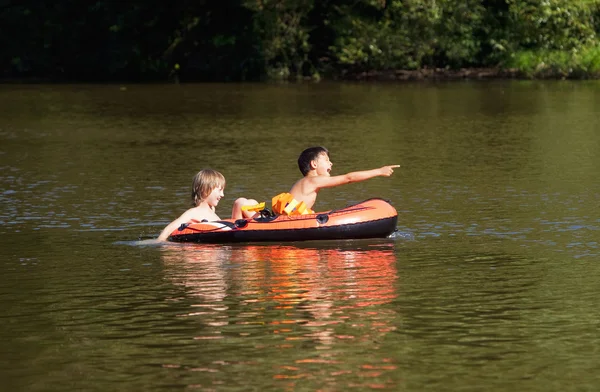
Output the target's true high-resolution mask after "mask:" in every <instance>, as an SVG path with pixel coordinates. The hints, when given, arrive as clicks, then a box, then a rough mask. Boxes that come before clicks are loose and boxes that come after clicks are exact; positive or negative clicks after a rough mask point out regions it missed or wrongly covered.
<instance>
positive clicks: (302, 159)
mask: <svg viewBox="0 0 600 392" xmlns="http://www.w3.org/2000/svg"><path fill="white" fill-rule="evenodd" d="M321 154H324V155H326V156H329V151H328V150H327V149H326V148H325V147H321V146H317V147H310V148H307V149H306V150H304V151H302V153H301V154H300V156H299V157H298V168H299V169H300V171H301V172H302V175H303V176H306V175H307V174H308V173H309V172H310V171H311V170H312V166H311V163H312V162H313V161H315V160H316V159H317V158H319V156H320V155H321Z"/></svg>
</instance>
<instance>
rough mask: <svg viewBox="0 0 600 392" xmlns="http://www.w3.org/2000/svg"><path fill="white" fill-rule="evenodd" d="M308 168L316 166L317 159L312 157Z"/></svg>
mask: <svg viewBox="0 0 600 392" xmlns="http://www.w3.org/2000/svg"><path fill="white" fill-rule="evenodd" d="M310 168H311V169H316V168H317V160H316V159H313V160H312V161H310Z"/></svg>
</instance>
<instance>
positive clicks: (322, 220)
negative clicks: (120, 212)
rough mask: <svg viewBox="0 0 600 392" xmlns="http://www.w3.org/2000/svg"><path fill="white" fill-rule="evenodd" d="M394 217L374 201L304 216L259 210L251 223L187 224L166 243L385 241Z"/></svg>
mask: <svg viewBox="0 0 600 392" xmlns="http://www.w3.org/2000/svg"><path fill="white" fill-rule="evenodd" d="M397 222H398V213H397V212H396V209H395V208H394V207H393V206H392V205H391V204H390V203H389V202H388V201H386V200H383V199H379V198H374V199H369V200H365V201H363V202H360V203H357V204H353V205H350V206H347V207H344V208H340V209H337V210H331V211H325V212H316V213H311V214H305V215H295V216H287V215H274V214H273V213H271V212H270V211H269V210H262V211H260V213H258V214H256V215H255V217H253V218H251V219H226V220H220V221H212V222H209V221H202V222H198V221H191V222H188V223H184V224H182V225H181V226H180V227H178V228H177V229H175V230H174V231H173V232H172V233H171V234H170V236H169V237H168V241H172V242H199V243H233V242H282V241H314V240H342V239H343V240H346V239H361V238H385V237H387V236H389V235H390V234H392V233H393V232H394V231H395V230H396V224H397Z"/></svg>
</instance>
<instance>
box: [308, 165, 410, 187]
mask: <svg viewBox="0 0 600 392" xmlns="http://www.w3.org/2000/svg"><path fill="white" fill-rule="evenodd" d="M398 167H400V165H389V166H382V167H380V168H379V169H372V170H362V171H357V172H351V173H346V174H342V175H339V176H332V177H321V176H319V177H314V178H313V180H314V181H315V182H314V184H315V185H316V187H317V188H331V187H334V186H338V185H344V184H350V183H353V182H360V181H365V180H368V179H370V178H373V177H379V176H382V177H389V176H391V175H392V174H393V173H394V169H395V168H398Z"/></svg>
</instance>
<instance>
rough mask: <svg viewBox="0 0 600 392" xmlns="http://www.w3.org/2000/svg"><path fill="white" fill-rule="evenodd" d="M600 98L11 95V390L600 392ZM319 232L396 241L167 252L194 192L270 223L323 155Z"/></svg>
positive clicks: (16, 91)
mask: <svg viewBox="0 0 600 392" xmlns="http://www.w3.org/2000/svg"><path fill="white" fill-rule="evenodd" d="M599 88H600V84H599V83H598V82H578V83H574V82H493V83H472V82H465V83H439V84H427V83H425V84H329V83H322V84H316V85H268V84H244V85H236V84H227V85H220V84H214V85H213V84H206V85H181V86H174V85H127V86H119V85H109V86H96V85H67V86H62V85H46V86H39V85H25V86H20V85H4V86H0V168H1V171H0V235H1V237H0V238H1V239H0V244H1V247H0V249H1V250H0V260H1V262H0V271H1V276H2V278H1V279H0V296H1V299H2V300H1V302H0V303H1V306H2V311H1V312H0V315H1V316H0V317H2V326H1V327H0V338H1V341H2V343H0V377H1V379H2V380H3V382H4V384H5V385H4V388H3V389H6V390H20V391H55V390H56V391H65V390H102V391H105V390H131V391H139V390H149V391H154V390H187V389H192V390H219V391H221V390H261V391H262V390H347V389H355V390H371V389H377V390H380V389H383V390H394V391H395V390H402V391H422V390H434V391H456V390H461V391H480V390H486V391H507V390H511V391H512V390H523V391H548V390H561V391H588V390H589V391H594V390H597V389H598V388H599V387H600V376H598V375H599V374H600V360H599V359H598V358H599V357H598V350H599V348H600V342H599V340H600V336H599V333H598V327H599V324H600V317H599V316H598V314H597V310H596V309H597V307H596V304H597V300H596V298H597V297H598V296H599V295H600V289H599V288H598V287H599V286H598V284H597V281H598V279H599V278H600V267H599V263H598V262H599V261H600V256H599V250H598V247H599V244H598V234H599V233H598V231H599V229H600V211H599V203H598V200H599V196H600V184H599V181H598V180H597V173H598V172H599V169H600V167H599V166H600V157H599V155H600V153H599V152H598V151H600V148H599V147H600V146H599V144H600V143H599V141H600V133H599V132H598V128H597V118H598V115H599V114H600V113H599V109H598V108H599V107H600V105H599V103H600V102H599V101H600V95H599V93H598V91H600V90H599ZM317 144H323V145H325V146H326V147H328V148H329V149H330V151H331V158H332V161H333V163H334V166H333V171H334V174H335V173H338V174H340V173H344V172H348V171H353V170H361V169H370V168H374V167H378V166H382V165H388V164H401V165H402V167H401V168H400V169H398V170H396V171H395V173H394V175H393V176H392V177H390V178H376V179H372V180H369V181H367V182H363V183H359V184H351V185H347V186H344V187H339V188H335V189H327V190H323V191H322V192H321V193H320V194H319V197H318V200H317V204H316V205H315V209H316V210H326V209H330V208H336V207H340V206H344V205H347V204H349V203H352V202H356V201H360V200H363V199H366V198H369V197H373V196H379V197H383V198H386V199H388V200H390V201H391V202H392V204H393V205H394V206H395V207H396V208H397V210H398V212H399V221H398V232H397V233H396V234H395V235H394V236H393V237H392V238H389V239H379V240H360V241H338V242H336V241H325V242H309V243H292V244H268V245H261V244H239V245H231V246H211V245H202V246H200V245H194V244H169V245H162V246H161V245H157V244H155V243H153V242H152V241H151V240H150V239H151V238H154V237H156V236H157V235H158V233H159V232H160V231H161V229H162V228H163V227H164V226H165V225H166V224H167V223H169V222H170V220H172V219H174V218H175V217H176V216H178V214H180V213H181V212H183V211H184V210H185V209H186V208H187V207H188V197H189V195H188V193H189V187H190V186H191V180H192V177H193V175H194V174H195V173H196V172H197V171H198V170H200V169H201V168H203V167H212V168H215V169H217V170H219V171H221V172H223V174H224V175H225V176H226V178H227V187H226V189H225V198H224V199H223V200H221V203H220V205H219V207H218V209H217V213H218V214H219V215H220V216H221V217H223V218H224V217H228V215H229V214H230V210H231V204H232V203H233V200H235V199H236V198H237V197H241V196H244V197H252V198H256V199H257V200H260V201H263V200H265V201H267V200H270V198H271V197H272V196H273V195H275V194H277V193H279V192H282V191H287V190H288V189H289V187H290V186H291V184H292V183H293V182H294V181H295V180H297V179H298V176H299V171H298V169H297V167H296V162H295V160H296V158H297V155H298V154H299V152H300V151H301V150H302V149H303V148H305V147H307V146H310V145H317Z"/></svg>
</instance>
